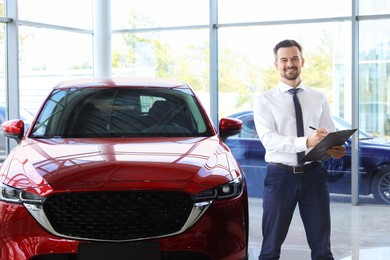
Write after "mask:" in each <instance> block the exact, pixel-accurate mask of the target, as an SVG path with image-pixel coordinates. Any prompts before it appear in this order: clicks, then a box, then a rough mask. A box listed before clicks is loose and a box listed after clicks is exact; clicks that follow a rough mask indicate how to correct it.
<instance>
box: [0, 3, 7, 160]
mask: <svg viewBox="0 0 390 260" xmlns="http://www.w3.org/2000/svg"><path fill="white" fill-rule="evenodd" d="M2 6H4V5H3V3H0V7H2ZM0 12H1V14H0V16H4V10H3V8H0ZM4 39H5V25H4V24H0V124H1V123H3V122H4V120H6V119H7V112H6V109H7V99H6V96H7V89H6V66H5V64H6V63H5V59H6V55H5V53H6V52H5V41H4ZM5 156H6V139H5V138H4V136H3V134H2V130H1V129H0V163H1V162H2V161H3V160H4V158H5Z"/></svg>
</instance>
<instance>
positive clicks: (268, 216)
mask: <svg viewBox="0 0 390 260" xmlns="http://www.w3.org/2000/svg"><path fill="white" fill-rule="evenodd" d="M297 204H298V207H299V212H300V215H301V219H302V222H303V226H304V228H305V232H306V238H307V241H308V244H309V247H310V249H311V258H312V259H313V260H322V259H324V260H325V259H327V260H329V259H333V256H332V252H331V249H330V232H331V221H330V209H329V192H328V188H327V171H326V169H325V168H324V167H323V166H322V164H321V163H318V164H317V165H316V166H314V167H312V168H310V169H309V170H307V171H305V172H304V173H299V174H294V173H292V172H289V171H287V170H285V169H281V168H278V167H275V166H273V165H272V164H270V165H268V168H267V176H266V178H265V180H264V193H263V223H262V232H263V244H262V247H261V253H260V256H259V260H266V259H267V260H268V259H279V258H280V250H281V246H282V244H283V242H284V240H285V238H286V236H287V232H288V229H289V227H290V223H291V220H292V217H293V213H294V210H295V208H296V206H297Z"/></svg>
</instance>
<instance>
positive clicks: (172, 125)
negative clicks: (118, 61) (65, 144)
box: [30, 87, 211, 138]
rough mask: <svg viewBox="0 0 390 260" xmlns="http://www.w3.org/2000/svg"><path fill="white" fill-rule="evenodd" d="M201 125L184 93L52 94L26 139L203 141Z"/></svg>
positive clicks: (95, 90) (206, 129)
mask: <svg viewBox="0 0 390 260" xmlns="http://www.w3.org/2000/svg"><path fill="white" fill-rule="evenodd" d="M207 122H208V121H207V120H206V119H205V115H204V113H203V111H202V110H201V109H200V106H199V104H198V102H197V100H196V99H195V97H194V95H193V93H192V91H191V90H190V89H188V88H170V89H168V88H157V87H156V88H152V87H148V88H145V87H143V88H141V87H140V88H135V87H132V88H124V87H117V88H112V87H111V88H103V87H90V88H69V89H56V90H54V91H53V92H52V94H51V96H50V97H49V98H48V100H47V101H46V103H45V105H44V107H43V109H42V111H41V112H40V114H39V117H38V119H37V121H36V123H35V125H34V126H33V130H32V131H31V133H30V137H31V138H83V137H85V138H99V137H101V138H107V137H121V138H123V137H150V136H153V137H155V136H209V135H210V134H211V131H210V125H209V124H208V123H207Z"/></svg>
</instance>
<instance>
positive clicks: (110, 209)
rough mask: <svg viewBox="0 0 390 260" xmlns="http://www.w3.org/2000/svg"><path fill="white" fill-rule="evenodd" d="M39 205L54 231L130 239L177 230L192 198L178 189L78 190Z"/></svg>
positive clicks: (54, 196)
mask: <svg viewBox="0 0 390 260" xmlns="http://www.w3.org/2000/svg"><path fill="white" fill-rule="evenodd" d="M43 207H44V212H45V215H46V217H47V219H48V220H49V222H50V224H51V225H52V227H53V228H54V230H55V231H56V232H57V233H58V234H61V235H64V236H68V237H75V238H81V239H95V240H132V239H141V238H149V237H158V236H164V235H167V234H172V233H175V232H178V231H179V230H180V229H181V228H182V227H183V226H184V224H185V223H186V221H187V219H188V216H189V215H190V213H191V210H192V207H193V201H192V199H191V197H190V196H188V195H187V194H185V193H182V192H169V191H124V192H93V193H91V192H80V193H64V194H57V195H53V196H50V197H48V198H47V200H46V201H45V204H44V206H43Z"/></svg>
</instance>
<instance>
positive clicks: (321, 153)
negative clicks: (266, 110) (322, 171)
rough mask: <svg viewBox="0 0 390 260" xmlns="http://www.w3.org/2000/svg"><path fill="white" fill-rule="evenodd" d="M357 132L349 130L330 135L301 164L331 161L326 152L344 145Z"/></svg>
mask: <svg viewBox="0 0 390 260" xmlns="http://www.w3.org/2000/svg"><path fill="white" fill-rule="evenodd" d="M356 130H357V129H347V130H340V131H336V132H331V133H329V134H328V135H327V136H325V137H324V139H322V141H321V142H320V143H319V144H317V145H316V146H314V148H313V149H311V150H310V152H308V153H307V154H306V155H305V157H304V158H303V159H302V160H301V162H306V161H327V160H329V159H330V158H331V156H330V155H329V154H327V152H326V151H327V150H328V149H329V148H331V147H332V146H335V145H343V144H344V143H345V141H347V140H348V138H349V137H351V136H352V135H353V134H354V133H355V132H356Z"/></svg>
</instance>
